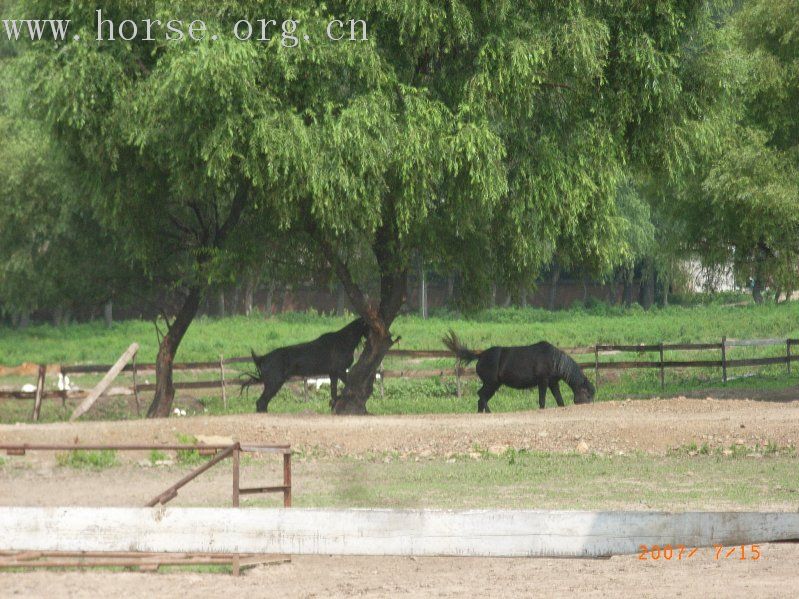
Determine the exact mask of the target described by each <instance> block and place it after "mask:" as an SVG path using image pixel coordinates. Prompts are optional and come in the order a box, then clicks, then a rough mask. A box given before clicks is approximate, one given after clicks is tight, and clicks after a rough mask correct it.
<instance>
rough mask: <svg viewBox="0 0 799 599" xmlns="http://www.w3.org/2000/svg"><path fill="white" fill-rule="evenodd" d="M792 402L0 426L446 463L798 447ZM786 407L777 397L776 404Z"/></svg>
mask: <svg viewBox="0 0 799 599" xmlns="http://www.w3.org/2000/svg"><path fill="white" fill-rule="evenodd" d="M795 397H796V400H795V401H784V400H783V401H759V400H758V401H755V400H739V399H735V400H733V399H721V400H719V399H710V398H705V399H686V398H676V399H651V400H647V401H635V400H626V401H609V402H602V403H597V404H593V405H589V406H573V405H571V406H567V407H565V408H548V409H546V410H543V411H530V412H514V413H507V414H454V415H447V414H444V415H421V416H362V417H357V416H351V417H333V416H328V415H319V414H258V415H256V414H243V415H234V416H197V417H189V418H169V419H163V420H131V421H121V422H119V421H118V422H84V423H80V422H79V423H54V424H45V425H30V424H16V425H0V441H2V442H5V443H73V442H79V443H135V442H142V443H151V442H154V443H175V442H176V441H177V435H178V434H190V435H221V436H224V437H229V438H232V439H235V440H239V441H242V442H246V443H290V444H291V445H292V447H293V448H294V449H295V450H298V451H304V452H311V451H315V452H320V453H323V454H325V455H329V456H334V457H335V456H344V455H349V456H354V455H363V454H369V453H380V452H396V453H397V454H399V455H400V456H402V455H422V456H431V455H432V456H450V455H452V454H465V453H469V452H472V451H474V450H475V448H482V449H487V450H490V451H494V452H501V451H503V450H504V449H505V448H508V447H514V448H516V449H528V450H539V451H556V452H561V451H576V450H578V448H582V450H586V449H587V450H588V451H593V452H598V453H614V452H619V451H624V452H630V451H642V452H646V453H652V454H663V453H666V452H668V451H669V450H670V449H673V448H678V447H683V446H686V445H689V444H690V443H696V444H697V445H702V444H703V443H707V444H708V445H709V446H710V447H711V448H713V447H718V446H724V447H729V446H730V445H732V444H739V445H741V444H743V445H747V446H754V445H755V444H758V443H765V442H769V441H770V442H772V443H775V444H777V445H778V446H780V447H787V446H790V445H799V390H797V391H796V396H795ZM785 399H787V398H785Z"/></svg>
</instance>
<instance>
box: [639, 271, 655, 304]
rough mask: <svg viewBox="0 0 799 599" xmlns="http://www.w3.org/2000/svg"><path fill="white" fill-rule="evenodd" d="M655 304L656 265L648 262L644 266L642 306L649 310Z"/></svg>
mask: <svg viewBox="0 0 799 599" xmlns="http://www.w3.org/2000/svg"><path fill="white" fill-rule="evenodd" d="M654 303H655V265H654V264H653V263H652V261H651V260H647V262H646V264H645V265H644V280H643V288H642V290H641V305H642V306H643V307H644V310H649V309H650V308H651V307H652V305H653V304H654Z"/></svg>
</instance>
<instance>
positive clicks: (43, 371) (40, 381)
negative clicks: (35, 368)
mask: <svg viewBox="0 0 799 599" xmlns="http://www.w3.org/2000/svg"><path fill="white" fill-rule="evenodd" d="M45 376H47V366H45V365H44V364H39V373H38V377H37V379H36V399H35V400H34V402H33V414H32V415H31V419H32V420H33V421H34V422H38V421H39V412H41V409H42V397H43V396H44V378H45Z"/></svg>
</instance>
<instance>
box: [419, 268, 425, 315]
mask: <svg viewBox="0 0 799 599" xmlns="http://www.w3.org/2000/svg"><path fill="white" fill-rule="evenodd" d="M419 316H420V317H421V318H422V320H427V278H426V274H425V271H424V261H423V260H422V258H421V257H420V258H419Z"/></svg>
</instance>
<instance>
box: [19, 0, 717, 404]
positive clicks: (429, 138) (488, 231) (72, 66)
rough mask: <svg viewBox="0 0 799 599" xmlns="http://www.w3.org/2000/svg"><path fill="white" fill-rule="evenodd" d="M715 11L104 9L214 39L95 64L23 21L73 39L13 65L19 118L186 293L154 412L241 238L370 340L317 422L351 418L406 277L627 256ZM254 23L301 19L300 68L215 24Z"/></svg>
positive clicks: (667, 7) (688, 101)
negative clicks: (195, 29) (426, 271)
mask: <svg viewBox="0 0 799 599" xmlns="http://www.w3.org/2000/svg"><path fill="white" fill-rule="evenodd" d="M711 8H712V6H711V5H710V4H709V3H705V2H683V1H677V0H673V1H665V0H664V1H661V2H657V3H641V2H634V1H627V2H599V3H597V2H589V1H587V0H570V1H566V2H559V3H555V4H553V3H551V2H543V1H536V2H524V3H520V2H515V1H511V0H499V1H496V2H491V3H488V2H484V1H477V0H474V1H463V0H450V1H448V2H438V1H432V0H412V1H411V0H378V1H373V0H370V1H369V2H366V1H357V0H352V1H344V0H342V1H333V2H328V3H325V4H322V3H319V2H312V1H310V0H304V1H303V0H300V1H295V2H289V3H285V2H256V1H249V2H248V1H234V0H228V1H225V2H222V3H217V4H215V5H214V6H213V7H209V6H208V3H207V2H199V1H183V2H165V1H156V0H151V1H147V2H141V1H137V2H134V1H122V2H118V3H115V4H114V6H113V7H112V8H108V9H106V10H105V11H104V17H105V18H108V19H113V20H114V21H115V22H117V23H119V22H120V21H121V20H123V19H133V20H139V21H140V20H141V19H144V18H160V19H162V20H164V21H166V20H167V19H169V18H183V19H184V20H185V21H186V22H187V23H188V22H189V21H191V20H192V19H196V18H204V20H205V21H206V23H207V24H208V26H209V29H210V31H209V35H210V34H211V33H216V34H218V35H219V39H217V40H216V41H213V40H211V39H210V38H208V37H206V39H205V40H204V41H202V42H182V43H176V42H169V41H165V40H159V41H155V42H144V41H132V42H115V43H107V42H106V43H96V42H93V41H89V40H90V39H91V38H92V37H93V36H94V24H93V16H94V15H93V14H92V13H91V12H90V11H89V8H88V7H87V6H86V5H85V4H84V3H72V4H70V5H69V6H68V7H66V8H65V7H63V5H62V3H56V2H53V1H47V0H38V1H34V2H26V3H25V4H24V7H20V11H22V12H24V13H25V14H27V15H29V14H38V15H50V14H57V15H58V16H61V17H65V18H72V19H73V21H74V23H75V24H74V27H76V28H77V31H79V32H80V33H81V36H82V38H83V40H84V41H81V42H73V41H68V42H64V43H60V44H56V47H55V48H53V46H52V45H51V44H39V45H37V44H32V45H31V47H30V48H28V49H27V50H26V52H25V53H24V54H23V55H22V57H21V58H20V59H19V61H18V63H19V65H18V66H19V68H20V73H22V74H24V76H25V77H26V78H25V81H29V82H30V93H31V96H32V98H33V100H34V101H33V102H32V104H33V106H32V108H33V112H34V114H36V115H38V116H39V118H40V119H41V120H43V121H44V122H45V123H46V124H47V125H48V126H49V129H50V130H51V131H52V132H53V133H54V134H55V136H56V137H57V139H59V140H60V141H61V142H62V144H63V145H64V146H65V147H66V148H68V149H69V152H70V158H71V160H72V161H73V163H74V164H76V165H78V166H82V167H83V168H84V169H85V172H86V173H87V178H89V179H90V180H91V182H92V183H93V189H94V193H93V194H92V195H91V196H90V198H89V201H90V203H91V206H92V207H93V210H94V211H95V212H96V214H97V215H98V218H99V219H100V220H101V222H102V223H103V225H104V226H105V227H108V229H109V230H111V231H114V232H115V234H117V235H119V237H120V239H122V240H123V242H124V243H125V246H126V248H127V249H128V251H129V252H130V253H131V255H133V256H136V258H137V260H138V261H139V263H140V264H142V265H143V266H144V267H145V268H146V269H147V270H148V272H151V273H154V274H156V273H157V274H158V275H159V276H160V277H161V278H162V279H163V280H167V281H171V285H172V288H173V289H174V290H175V292H178V291H179V292H181V294H182V302H181V304H180V306H178V308H177V309H176V312H175V318H174V320H171V321H170V323H169V330H168V332H167V333H166V335H165V337H164V339H163V341H162V344H161V351H160V352H159V359H158V363H159V374H158V391H157V393H156V399H155V402H154V403H153V406H152V407H151V410H150V413H151V414H152V415H163V414H165V413H167V411H168V407H169V402H170V401H171V398H172V395H173V389H172V383H171V362H172V359H173V358H174V354H175V351H176V350H177V347H178V345H179V343H180V340H181V338H182V337H183V335H184V334H185V332H186V329H187V328H188V326H189V324H190V322H191V319H192V317H193V316H194V314H195V313H196V310H197V306H198V305H199V301H200V298H201V296H202V294H203V292H204V291H205V290H206V289H207V287H208V285H209V283H212V282H213V281H214V280H215V278H216V277H217V276H218V275H217V273H219V272H220V271H221V270H223V269H222V268H221V266H220V265H221V264H238V263H242V264H245V263H246V264H252V255H247V252H248V246H250V245H252V244H248V243H246V240H247V239H249V238H250V237H249V235H251V231H252V229H256V230H258V229H260V227H264V228H265V229H266V230H267V231H268V230H269V229H270V228H280V229H282V230H283V231H284V232H286V233H288V235H290V239H291V240H292V242H295V243H296V242H298V241H299V242H300V243H301V245H302V246H303V247H304V248H307V249H309V250H311V251H313V252H314V253H315V255H316V257H317V260H318V261H321V262H325V263H327V264H328V267H329V268H330V270H331V271H332V272H333V273H335V275H336V277H337V278H338V279H339V281H340V282H341V284H342V285H343V287H344V288H345V290H346V292H347V294H348V296H349V299H350V301H351V303H352V305H353V306H354V307H355V309H356V310H357V312H358V313H359V314H360V315H361V316H362V317H363V318H365V319H366V321H367V322H368V324H369V327H370V333H369V335H368V338H367V341H366V346H365V349H364V352H363V353H362V354H361V357H360V358H359V360H358V362H357V363H356V364H355V366H354V367H353V369H352V371H351V373H350V376H349V380H348V381H347V385H346V388H345V390H344V393H343V395H342V399H341V401H340V402H339V403H338V404H337V405H336V411H338V412H341V413H359V412H364V411H365V410H366V401H367V399H368V397H369V396H370V395H371V391H372V385H373V381H374V375H375V372H376V370H377V368H378V366H379V364H380V362H381V361H382V359H383V357H384V355H385V353H386V352H387V351H388V349H389V347H391V345H392V344H393V343H394V342H395V341H396V339H394V338H393V337H392V334H391V326H392V324H393V321H394V319H395V317H396V316H397V314H398V313H399V310H400V308H401V307H402V304H403V302H404V298H405V294H406V286H407V275H408V272H409V269H410V268H411V267H412V264H413V261H414V260H415V259H416V256H419V255H423V256H424V257H425V260H427V261H430V262H431V263H440V264H447V265H449V266H450V267H457V270H458V271H459V272H460V273H461V275H462V278H463V283H464V285H463V287H464V290H465V291H466V292H468V293H469V294H470V295H472V296H477V295H479V294H480V293H481V292H482V293H485V292H486V291H487V290H488V288H489V285H488V282H489V281H492V280H493V281H500V282H505V283H508V284H514V285H520V284H525V283H529V282H531V281H532V279H533V277H534V276H535V275H537V274H538V271H539V270H540V268H541V267H542V266H543V265H545V264H547V263H548V262H549V261H550V260H551V258H552V256H553V255H554V254H555V252H556V251H557V248H558V245H559V243H560V246H561V247H563V246H564V245H567V246H568V253H569V255H570V257H572V259H573V260H574V261H575V262H579V263H581V264H586V265H592V267H595V268H597V269H601V268H607V267H608V265H610V264H613V263H614V262H615V261H618V260H619V259H620V258H622V257H624V255H625V254H626V253H629V251H630V249H629V248H628V247H627V246H626V245H625V244H626V243H627V242H626V241H625V234H624V233H625V230H626V229H625V227H626V225H625V223H624V220H623V218H622V217H623V215H620V214H619V208H618V202H617V198H618V189H619V186H620V184H622V183H623V182H624V181H625V180H626V176H627V175H626V173H625V171H626V170H629V169H636V168H645V167H646V165H649V164H653V163H657V164H660V165H663V169H662V170H664V171H666V172H668V171H676V167H677V166H679V165H681V164H682V162H683V161H684V160H685V154H686V152H685V146H686V145H687V144H690V143H691V142H693V140H694V137H697V136H701V128H697V127H695V126H694V123H695V122H696V121H699V120H701V119H702V117H703V115H704V112H705V109H706V105H707V104H709V103H710V102H712V101H713V99H714V98H715V94H716V92H715V90H714V89H712V86H708V85H707V84H706V83H705V82H704V81H703V79H702V78H701V77H699V76H697V75H696V71H695V70H692V65H693V64H694V63H696V62H697V60H699V59H701V57H702V56H703V55H704V54H705V52H706V49H705V47H704V45H703V41H702V40H703V39H704V36H705V34H706V32H707V31H709V30H711V29H712V26H713V16H714V15H713V11H712V10H711ZM264 15H269V18H272V17H273V16H277V15H282V18H288V17H291V18H294V19H297V20H298V21H299V22H300V24H301V26H300V29H299V31H298V37H297V41H298V47H286V45H285V44H284V43H283V41H282V40H281V37H280V36H279V35H277V36H274V37H273V39H271V41H268V42H261V41H255V40H253V41H250V42H246V43H244V42H239V41H236V40H235V39H232V36H231V33H230V31H231V28H232V24H233V23H235V22H237V21H238V20H239V19H248V20H250V21H252V22H254V21H256V20H257V19H258V18H262V17H264ZM275 18H277V17H275ZM336 18H337V19H341V20H343V21H346V20H348V19H350V18H356V19H363V20H364V21H366V22H367V23H368V39H367V40H362V39H358V40H357V41H353V42H349V41H345V42H336V43H333V42H331V41H330V40H328V39H327V37H326V33H325V29H326V27H327V24H328V23H330V22H331V21H332V20H333V19H336ZM73 31H75V29H73V30H72V31H71V33H72V32H73ZM306 34H307V35H308V38H309V39H308V41H304V38H303V35H306ZM698 57H699V58H698ZM242 223H245V224H246V225H247V226H246V227H242ZM259 234H260V235H263V231H262V232H261V233H259ZM269 238H270V239H271V237H269ZM258 251H261V248H258ZM275 251H276V252H277V253H280V252H281V251H284V252H285V251H286V250H284V249H283V246H282V244H281V246H280V247H276V249H275ZM236 252H240V253H241V256H242V259H241V260H238V259H236V256H237V254H236ZM231 257H232V258H233V259H231Z"/></svg>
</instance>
